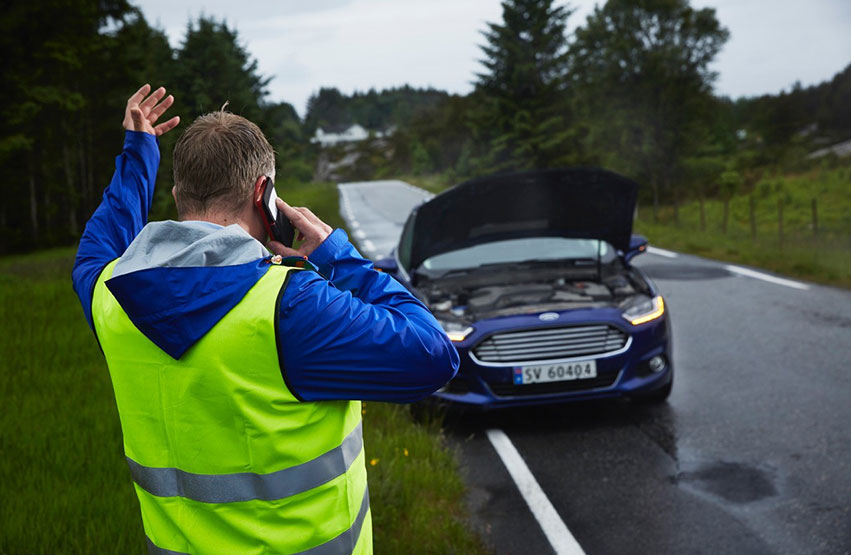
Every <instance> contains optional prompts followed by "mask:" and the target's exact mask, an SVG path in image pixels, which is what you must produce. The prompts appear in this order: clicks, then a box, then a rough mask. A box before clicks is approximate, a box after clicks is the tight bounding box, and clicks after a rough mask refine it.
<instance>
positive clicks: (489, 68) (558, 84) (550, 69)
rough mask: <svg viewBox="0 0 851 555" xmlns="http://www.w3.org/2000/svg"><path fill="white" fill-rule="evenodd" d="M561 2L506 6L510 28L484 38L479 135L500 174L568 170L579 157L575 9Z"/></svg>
mask: <svg viewBox="0 0 851 555" xmlns="http://www.w3.org/2000/svg"><path fill="white" fill-rule="evenodd" d="M553 4H554V2H553V0H506V1H504V2H503V3H502V19H503V21H502V23H489V24H488V29H487V30H486V31H484V32H483V35H484V37H485V39H486V40H487V44H485V45H483V46H482V47H481V48H482V52H483V53H484V56H485V57H484V59H482V60H481V63H482V65H483V66H484V68H485V70H486V71H484V72H482V73H479V74H477V77H478V79H477V82H476V92H475V94H476V95H477V96H478V97H479V98H480V99H481V100H482V102H481V104H480V106H479V108H478V109H477V110H476V111H475V113H474V114H473V119H472V124H473V128H474V129H473V130H474V136H475V137H476V139H477V140H479V141H485V143H486V144H487V149H486V150H487V152H486V162H485V165H487V166H489V169H492V170H497V171H501V170H517V169H529V168H543V167H554V166H560V165H565V164H567V163H570V162H571V161H573V160H574V159H575V158H576V155H577V151H576V147H575V145H573V144H572V143H575V141H573V140H572V136H573V130H572V128H571V125H570V116H569V107H568V97H567V90H566V87H565V84H566V79H565V76H566V66H567V58H566V52H567V39H566V36H565V25H566V22H567V18H568V17H569V16H570V14H571V13H572V10H570V9H569V8H567V7H565V6H554V5H553Z"/></svg>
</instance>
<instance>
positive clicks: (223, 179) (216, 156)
mask: <svg viewBox="0 0 851 555" xmlns="http://www.w3.org/2000/svg"><path fill="white" fill-rule="evenodd" d="M274 172H275V152H274V151H273V150H272V146H271V145H270V144H269V141H267V140H266V137H265V136H264V135H263V132H262V131H261V130H260V128H259V127H257V126H256V125H255V124H253V123H251V122H250V121H248V120H247V119H245V118H244V117H242V116H238V115H236V114H232V113H230V112H225V111H224V110H222V111H219V112H211V113H209V114H204V115H203V116H199V117H198V119H196V120H195V121H194V122H192V125H190V126H189V127H188V128H187V129H186V131H184V132H183V135H181V136H180V139H178V140H177V144H176V145H175V147H174V187H175V202H176V203H177V213H178V215H179V216H180V218H184V217H187V216H198V215H204V214H207V213H208V212H210V211H213V210H214V211H224V212H226V213H230V214H235V213H237V212H238V211H239V210H240V209H241V208H242V206H243V205H244V204H245V202H246V199H249V198H250V197H251V195H252V194H253V190H254V183H255V181H256V180H257V178H258V177H260V176H263V175H268V176H270V177H274Z"/></svg>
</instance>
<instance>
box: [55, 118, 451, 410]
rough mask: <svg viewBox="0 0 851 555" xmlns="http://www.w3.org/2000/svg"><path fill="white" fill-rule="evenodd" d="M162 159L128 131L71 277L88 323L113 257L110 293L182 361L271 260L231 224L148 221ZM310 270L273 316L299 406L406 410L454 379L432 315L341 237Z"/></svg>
mask: <svg viewBox="0 0 851 555" xmlns="http://www.w3.org/2000/svg"><path fill="white" fill-rule="evenodd" d="M159 157H160V156H159V148H158V145H157V141H156V138H155V137H154V136H152V135H149V134H147V133H137V132H133V131H128V132H127V133H126V136H125V142H124V150H123V152H122V153H121V155H119V156H118V157H117V158H116V164H115V174H114V175H113V178H112V182H111V183H110V185H109V187H107V188H106V190H105V191H104V194H103V201H102V202H101V204H100V206H98V208H97V209H96V210H95V213H94V215H93V216H92V217H91V219H90V220H89V221H88V223H87V224H86V228H85V231H84V232H83V236H82V238H81V239H80V247H79V250H78V252H77V258H76V261H75V264H74V270H73V272H72V280H73V284H74V290H75V291H76V292H77V295H78V296H79V298H80V302H81V303H82V305H83V312H84V313H85V316H86V319H87V321H88V323H89V326H92V315H91V304H92V292H93V289H94V285H95V282H96V281H97V278H98V276H99V275H100V272H101V271H102V270H103V268H104V267H105V266H106V265H107V264H108V263H109V262H111V261H112V260H114V259H116V258H119V257H120V260H119V262H118V264H117V265H116V268H115V272H114V274H113V277H112V278H111V279H109V280H108V281H107V282H106V286H107V287H108V288H109V289H110V292H112V294H113V295H114V296H115V298H116V299H117V300H118V302H119V303H120V304H121V306H122V308H123V309H124V311H125V312H126V313H127V315H128V316H129V317H130V319H131V321H133V323H134V324H135V325H136V327H137V328H139V330H140V331H141V332H142V333H144V334H145V335H146V336H147V337H148V338H149V339H150V340H151V341H152V342H153V343H154V344H156V345H157V346H159V347H160V348H161V349H163V350H164V351H165V352H167V353H168V354H169V355H171V356H172V357H173V358H175V359H179V358H180V356H181V355H182V354H183V353H184V352H186V351H187V350H188V349H190V348H191V347H192V345H193V344H194V343H195V342H196V341H198V339H200V338H201V337H203V336H204V334H206V333H207V332H208V331H209V330H210V329H211V328H212V327H213V326H214V325H215V324H216V323H217V322H218V321H219V320H220V319H221V318H222V317H223V316H224V315H225V314H227V312H228V311H230V309H231V308H233V307H234V306H235V305H236V304H237V303H239V302H240V300H242V298H243V296H244V295H245V293H246V292H247V291H248V290H249V289H250V288H251V287H252V286H253V285H254V284H255V283H256V282H257V280H258V279H260V277H262V276H263V274H264V273H265V272H266V271H267V270H268V268H269V264H268V262H267V259H268V257H269V252H268V251H267V250H266V249H265V247H264V246H263V245H261V244H260V243H259V242H258V241H257V240H255V239H254V238H252V237H251V236H250V235H248V233H246V232H245V231H244V230H243V229H242V228H240V227H239V226H236V225H232V226H228V227H222V226H219V225H216V224H213V223H209V222H171V221H168V222H152V223H150V224H148V223H147V214H148V211H149V210H150V207H151V201H152V199H153V193H154V182H155V178H156V173H157V168H158V166H159ZM146 224H147V225H146ZM309 262H310V264H308V266H309V267H311V268H313V271H310V270H305V271H297V272H291V274H290V278H289V279H288V281H287V283H286V285H285V287H284V289H283V290H282V292H281V302H280V313H279V314H278V318H279V321H278V333H279V337H278V349H279V353H280V356H281V357H282V358H281V360H282V361H283V367H284V379H285V380H286V383H287V385H288V386H289V388H290V389H291V391H292V393H293V394H294V395H296V397H298V398H300V399H303V400H305V401H322V400H348V399H360V400H373V401H392V402H412V401H416V400H418V399H422V398H423V397H426V396H427V395H429V394H430V393H432V392H433V391H435V390H436V389H438V388H439V387H441V386H442V385H443V384H445V383H446V382H447V381H448V380H449V379H451V378H452V377H453V376H454V375H455V373H456V371H457V369H458V364H459V358H458V353H457V352H456V350H455V348H454V346H453V345H452V343H451V341H449V339H448V338H447V336H446V334H445V333H444V332H443V330H442V328H441V327H440V325H439V324H438V323H437V321H436V320H435V319H434V317H433V316H432V315H431V313H430V312H429V311H428V309H427V308H426V307H425V306H424V305H423V304H422V303H421V302H420V301H419V300H418V299H416V298H415V297H414V296H413V295H411V294H410V292H408V291H407V290H406V289H405V288H404V287H403V286H401V285H400V284H399V283H398V282H397V281H396V280H394V279H393V278H391V277H390V276H388V275H386V274H384V273H381V272H378V271H376V270H375V269H374V268H373V265H372V263H371V262H370V261H369V260H367V259H365V258H363V257H362V256H361V255H360V254H359V253H358V252H357V250H356V249H355V248H354V246H352V244H351V243H350V242H349V241H348V237H347V236H346V233H345V232H344V231H343V230H341V229H336V230H334V232H333V233H332V234H331V235H329V236H328V238H327V239H326V240H325V241H324V242H323V243H322V244H321V245H320V246H319V247H318V248H317V249H316V250H315V251H314V252H313V253H312V254H311V255H310V259H309ZM276 300H277V299H269V302H270V303H274V302H276ZM245 356H246V357H247V358H248V359H250V357H251V353H246V354H245Z"/></svg>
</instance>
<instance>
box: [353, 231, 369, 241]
mask: <svg viewBox="0 0 851 555" xmlns="http://www.w3.org/2000/svg"><path fill="white" fill-rule="evenodd" d="M352 234H353V235H354V236H355V237H357V238H358V239H365V238H366V233H364V232H363V230H362V229H356V230H355V231H353V232H352Z"/></svg>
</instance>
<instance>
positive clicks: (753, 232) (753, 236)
mask: <svg viewBox="0 0 851 555" xmlns="http://www.w3.org/2000/svg"><path fill="white" fill-rule="evenodd" d="M750 199H751V240H752V241H756V200H755V199H754V197H753V195H751V197H750Z"/></svg>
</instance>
